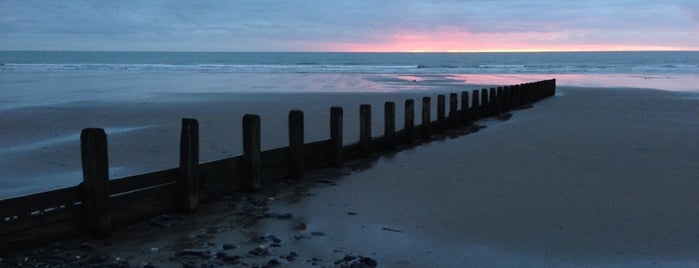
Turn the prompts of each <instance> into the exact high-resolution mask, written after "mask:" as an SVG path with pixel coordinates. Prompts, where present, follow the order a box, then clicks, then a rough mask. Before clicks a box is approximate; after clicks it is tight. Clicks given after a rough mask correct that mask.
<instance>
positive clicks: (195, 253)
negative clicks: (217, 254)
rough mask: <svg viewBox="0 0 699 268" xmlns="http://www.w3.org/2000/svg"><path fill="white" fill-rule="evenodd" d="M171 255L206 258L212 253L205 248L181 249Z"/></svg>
mask: <svg viewBox="0 0 699 268" xmlns="http://www.w3.org/2000/svg"><path fill="white" fill-rule="evenodd" d="M172 255H173V256H175V257H183V256H191V257H198V258H204V259H208V258H211V257H212V255H213V254H212V253H211V251H208V250H205V249H183V250H178V251H175V252H174V253H172Z"/></svg>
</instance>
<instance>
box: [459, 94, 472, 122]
mask: <svg viewBox="0 0 699 268" xmlns="http://www.w3.org/2000/svg"><path fill="white" fill-rule="evenodd" d="M468 94H469V92H468V91H462V92H461V123H462V124H468V123H469V121H470V119H471V113H470V112H469V108H468V103H469V102H468Z"/></svg>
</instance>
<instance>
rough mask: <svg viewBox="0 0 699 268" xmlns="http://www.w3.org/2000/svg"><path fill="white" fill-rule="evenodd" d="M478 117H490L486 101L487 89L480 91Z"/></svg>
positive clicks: (488, 105)
mask: <svg viewBox="0 0 699 268" xmlns="http://www.w3.org/2000/svg"><path fill="white" fill-rule="evenodd" d="M480 115H481V117H488V116H490V103H489V99H488V89H487V88H482V89H481V108H480Z"/></svg>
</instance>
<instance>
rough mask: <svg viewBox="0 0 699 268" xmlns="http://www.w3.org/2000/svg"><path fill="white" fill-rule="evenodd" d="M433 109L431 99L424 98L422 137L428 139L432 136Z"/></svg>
mask: <svg viewBox="0 0 699 268" xmlns="http://www.w3.org/2000/svg"><path fill="white" fill-rule="evenodd" d="M431 110H432V108H431V107H430V97H423V98H422V137H423V138H425V139H427V138H429V137H430V136H431V134H432V133H430V132H431V130H430V128H431V124H432V122H431V120H432V119H430V111H431Z"/></svg>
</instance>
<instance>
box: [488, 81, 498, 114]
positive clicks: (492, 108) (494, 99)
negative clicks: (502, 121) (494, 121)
mask: <svg viewBox="0 0 699 268" xmlns="http://www.w3.org/2000/svg"><path fill="white" fill-rule="evenodd" d="M497 106H498V96H497V91H496V89H495V88H494V87H491V88H490V100H489V101H488V108H489V111H488V114H490V115H491V116H493V115H496V114H497V109H498V108H497Z"/></svg>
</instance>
